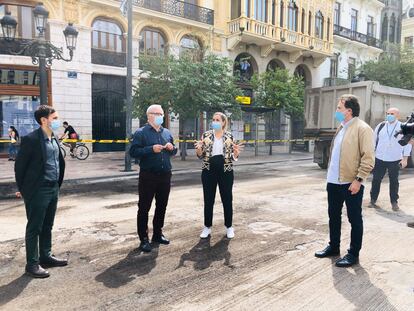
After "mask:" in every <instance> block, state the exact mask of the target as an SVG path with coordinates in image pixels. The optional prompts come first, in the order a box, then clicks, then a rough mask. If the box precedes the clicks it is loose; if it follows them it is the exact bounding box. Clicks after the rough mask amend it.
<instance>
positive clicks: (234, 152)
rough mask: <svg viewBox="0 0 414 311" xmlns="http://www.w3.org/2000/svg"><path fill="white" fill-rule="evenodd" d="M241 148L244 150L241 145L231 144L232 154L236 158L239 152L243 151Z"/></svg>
mask: <svg viewBox="0 0 414 311" xmlns="http://www.w3.org/2000/svg"><path fill="white" fill-rule="evenodd" d="M243 148H244V144H243V143H240V144H236V143H233V154H234V156H235V157H236V158H238V157H239V155H240V152H242V151H243Z"/></svg>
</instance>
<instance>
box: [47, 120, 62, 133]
mask: <svg viewBox="0 0 414 311" xmlns="http://www.w3.org/2000/svg"><path fill="white" fill-rule="evenodd" d="M60 126H61V123H60V120H53V121H52V122H51V123H50V126H49V127H50V129H51V130H52V131H57V130H58V129H59V128H60Z"/></svg>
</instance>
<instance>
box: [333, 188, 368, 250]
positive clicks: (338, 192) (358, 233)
mask: <svg viewBox="0 0 414 311" xmlns="http://www.w3.org/2000/svg"><path fill="white" fill-rule="evenodd" d="M349 186H350V184H345V185H336V184H332V183H328V185H327V187H326V190H327V191H328V213H329V237H330V242H329V244H330V245H331V246H332V247H333V248H335V249H339V246H340V243H341V221H342V207H343V205H344V202H345V204H346V211H347V214H348V221H349V222H350V224H351V246H350V248H349V249H348V252H349V253H351V254H352V255H354V256H356V257H358V256H359V251H360V250H361V246H362V235H363V231H364V228H363V222H362V197H363V196H364V186H361V189H360V190H359V192H358V193H357V194H354V195H352V194H351V191H349V190H348V188H349Z"/></svg>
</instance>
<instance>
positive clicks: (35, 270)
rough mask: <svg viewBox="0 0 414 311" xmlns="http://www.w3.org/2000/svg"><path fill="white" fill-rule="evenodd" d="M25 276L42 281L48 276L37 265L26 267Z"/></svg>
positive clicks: (45, 271)
mask: <svg viewBox="0 0 414 311" xmlns="http://www.w3.org/2000/svg"><path fill="white" fill-rule="evenodd" d="M26 274H27V275H30V276H31V277H33V278H37V279H44V278H48V277H49V276H50V274H49V272H47V270H45V269H43V268H42V267H41V266H40V265H38V264H34V265H26Z"/></svg>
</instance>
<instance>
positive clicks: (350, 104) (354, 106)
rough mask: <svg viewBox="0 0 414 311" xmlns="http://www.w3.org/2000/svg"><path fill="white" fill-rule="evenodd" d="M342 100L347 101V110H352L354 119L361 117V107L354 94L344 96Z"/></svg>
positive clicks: (345, 104)
mask: <svg viewBox="0 0 414 311" xmlns="http://www.w3.org/2000/svg"><path fill="white" fill-rule="evenodd" d="M340 99H342V100H344V101H345V103H344V106H345V108H347V109H351V110H352V116H353V117H359V111H360V107H359V101H358V97H356V96H355V95H352V94H345V95H342V96H341V98H340Z"/></svg>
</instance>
